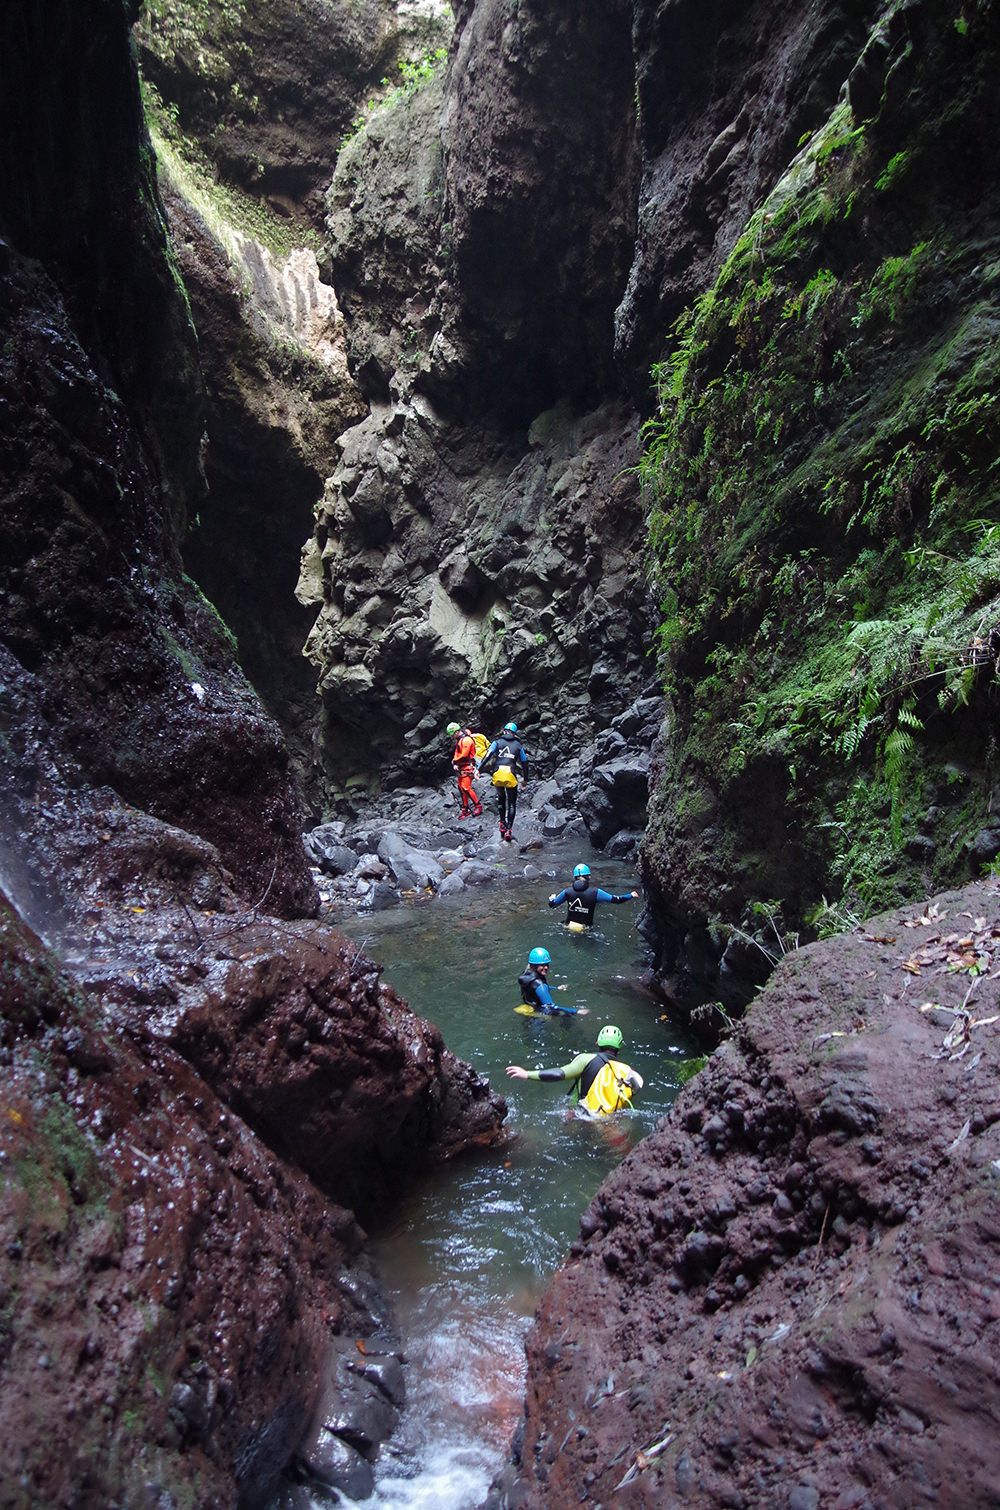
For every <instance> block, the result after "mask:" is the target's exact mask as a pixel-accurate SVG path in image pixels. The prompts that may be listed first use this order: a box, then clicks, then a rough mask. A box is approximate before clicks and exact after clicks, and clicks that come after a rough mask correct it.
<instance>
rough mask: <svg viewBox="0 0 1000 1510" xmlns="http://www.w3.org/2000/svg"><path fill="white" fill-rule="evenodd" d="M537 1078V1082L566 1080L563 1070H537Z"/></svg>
mask: <svg viewBox="0 0 1000 1510" xmlns="http://www.w3.org/2000/svg"><path fill="white" fill-rule="evenodd" d="M538 1078H539V1080H565V1079H566V1071H565V1070H539V1071H538Z"/></svg>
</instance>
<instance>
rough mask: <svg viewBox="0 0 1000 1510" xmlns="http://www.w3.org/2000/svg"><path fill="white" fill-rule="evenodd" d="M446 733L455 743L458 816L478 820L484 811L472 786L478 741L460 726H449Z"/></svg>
mask: <svg viewBox="0 0 1000 1510" xmlns="http://www.w3.org/2000/svg"><path fill="white" fill-rule="evenodd" d="M446 732H447V733H448V734H450V735H451V736H452V737H453V739H454V741H455V748H454V750H453V751H452V754H451V764H452V767H453V769H454V772H455V776H456V778H457V780H458V799H459V802H460V804H461V806H460V809H459V814H458V816H459V817H460V818H478V817H479V815H480V813H481V812H482V810H483V804H482V803H481V802H480V800H479V798H478V797H477V796H476V789H475V787H474V786H473V785H472V781H473V777H474V776H475V774H476V741H475V740H474V739H473V737H472V733H471V730H469V729H460V728H459V726H458V724H449V725H448V728H447V730H446Z"/></svg>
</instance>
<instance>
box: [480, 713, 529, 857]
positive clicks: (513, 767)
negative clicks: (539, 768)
mask: <svg viewBox="0 0 1000 1510" xmlns="http://www.w3.org/2000/svg"><path fill="white" fill-rule="evenodd" d="M489 761H495V762H496V770H495V771H494V772H493V786H494V789H495V790H496V794H497V804H498V806H499V809H500V837H501V839H506V841H507V842H508V844H509V843H510V841H511V840H512V839H513V837H514V835H513V834H512V832H511V829H512V828H513V826H514V814H515V813H516V812H517V792H518V785H517V778H518V773H520V775H521V778H522V780H523V779H524V777H526V776H527V774H528V752H527V750H526V749H525V748H524V745H523V743H522V742H521V740H520V739H519V738H518V733H517V724H515V723H507V724H504V726H503V728H502V729H501V730H500V733H499V734H498V735H497V737H496V739H494V741H493V743H492V744H491V745H490V747H489V749H488V750H487V751H486V754H485V755H484V756H483V758H482V760H481V761H480V762H479V769H480V770H482V769H483V767H484V766H485V765H487V763H488V762H489Z"/></svg>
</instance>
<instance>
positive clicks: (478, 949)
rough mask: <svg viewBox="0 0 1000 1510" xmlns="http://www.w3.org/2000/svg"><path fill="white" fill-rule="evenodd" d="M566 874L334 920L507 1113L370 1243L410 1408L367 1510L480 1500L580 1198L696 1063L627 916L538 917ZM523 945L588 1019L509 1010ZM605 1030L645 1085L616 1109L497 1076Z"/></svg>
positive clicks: (603, 912)
mask: <svg viewBox="0 0 1000 1510" xmlns="http://www.w3.org/2000/svg"><path fill="white" fill-rule="evenodd" d="M573 858H574V859H578V858H579V855H578V854H576V855H574V857H573ZM509 863H513V862H509ZM546 863H551V862H550V861H549V860H548V857H546ZM572 863H573V860H572V859H570V860H569V863H568V866H567V868H566V869H565V870H564V869H562V868H561V869H560V871H559V879H558V884H556V883H555V882H554V880H553V878H552V877H549V876H546V877H543V878H542V879H541V880H537V881H524V880H519V881H518V882H517V883H516V884H512V885H511V886H509V887H499V888H479V889H476V890H467V891H465V892H463V893H461V894H460V895H459V896H457V897H454V898H451V897H449V898H442V899H434V900H433V901H428V902H426V903H420V904H414V905H411V906H409V907H405V908H398V909H396V910H394V911H390V912H384V913H379V914H375V915H374V916H371V917H368V918H354V919H351V920H350V922H349V923H347V924H346V925H342V926H343V931H344V932H346V933H348V934H349V935H350V936H351V937H352V938H355V939H357V940H358V941H359V942H361V941H362V940H363V941H365V950H366V952H367V953H368V954H370V955H371V956H372V957H373V958H374V959H376V960H379V961H380V962H382V963H383V964H384V967H385V979H386V980H388V981H390V982H391V983H392V985H394V986H395V987H396V989H397V990H398V991H399V992H400V993H401V994H402V995H403V996H404V997H406V998H407V1000H408V1001H409V1003H410V1005H411V1006H412V1007H413V1009H414V1011H416V1012H419V1013H420V1014H421V1015H422V1016H424V1017H427V1018H429V1019H430V1020H431V1021H432V1022H434V1023H436V1024H437V1026H438V1027H439V1028H440V1029H441V1031H442V1033H443V1035H444V1038H445V1041H446V1043H447V1044H448V1046H449V1048H451V1049H452V1050H453V1051H454V1052H455V1053H456V1054H458V1055H459V1056H460V1057H461V1058H463V1059H467V1060H468V1061H469V1062H470V1063H471V1064H472V1065H474V1066H475V1068H476V1069H477V1070H478V1071H479V1072H480V1073H481V1074H483V1075H486V1076H487V1078H488V1079H489V1080H490V1081H491V1083H492V1084H493V1086H494V1088H495V1089H498V1090H500V1091H501V1092H502V1093H504V1094H506V1096H507V1099H508V1102H509V1105H510V1115H509V1118H508V1127H509V1130H510V1134H511V1141H510V1142H509V1144H508V1145H507V1147H506V1148H504V1149H501V1150H496V1151H493V1152H489V1153H485V1154H477V1155H475V1156H470V1157H467V1158H465V1159H462V1160H460V1161H458V1162H456V1163H455V1164H453V1165H451V1166H449V1167H447V1168H445V1169H443V1170H441V1171H439V1172H438V1173H437V1174H435V1176H434V1177H433V1178H430V1179H428V1180H427V1181H426V1182H425V1184H424V1185H423V1186H422V1187H421V1188H419V1189H418V1190H416V1191H415V1192H413V1193H412V1194H411V1195H410V1197H409V1198H408V1199H407V1201H406V1203H405V1205H404V1206H403V1208H402V1209H401V1211H400V1212H398V1213H397V1216H396V1219H395V1220H394V1222H393V1225H392V1227H391V1229H390V1230H388V1231H386V1232H384V1233H381V1234H378V1235H377V1236H376V1245H375V1246H376V1254H377V1257H378V1260H379V1263H380V1267H381V1270H382V1274H383V1277H384V1280H385V1283H386V1288H387V1290H388V1292H389V1294H390V1295H391V1297H392V1299H393V1301H394V1304H395V1308H396V1312H397V1316H398V1318H399V1321H400V1325H401V1329H402V1332H403V1344H404V1350H405V1352H406V1355H407V1358H408V1360H409V1370H408V1385H407V1388H408V1392H409V1401H410V1404H409V1405H408V1408H407V1411H406V1414H405V1417H404V1421H403V1425H402V1428H401V1430H400V1432H399V1433H398V1434H397V1436H396V1438H394V1440H393V1441H392V1442H391V1443H389V1444H387V1446H386V1447H385V1448H383V1452H382V1456H381V1459H380V1466H379V1472H378V1485H377V1493H376V1496H375V1499H374V1500H369V1501H368V1502H367V1504H368V1505H370V1506H373V1507H374V1506H378V1507H379V1510H385V1507H393V1510H404V1507H405V1510H416V1507H422V1506H427V1507H430V1506H432V1505H433V1506H435V1507H439V1510H467V1507H473V1506H476V1505H478V1504H480V1503H481V1502H482V1499H483V1497H484V1495H485V1493H486V1490H487V1488H488V1486H489V1483H490V1480H491V1478H492V1477H493V1475H494V1473H495V1472H496V1471H497V1469H498V1468H499V1467H500V1466H501V1465H502V1463H503V1461H504V1460H505V1458H506V1453H507V1447H508V1444H509V1441H510V1435H511V1432H512V1430H513V1428H514V1426H515V1425H516V1423H517V1420H518V1417H519V1415H520V1408H521V1395H522V1386H523V1377H524V1357H523V1339H524V1334H525V1332H526V1330H527V1327H528V1325H529V1323H530V1319H531V1315H532V1312H533V1310H534V1308H535V1305H536V1303H537V1301H538V1298H539V1296H540V1294H541V1291H542V1289H543V1288H544V1286H545V1283H546V1281H547V1280H548V1278H549V1276H550V1275H551V1273H552V1272H553V1270H554V1269H555V1268H556V1267H557V1266H558V1264H559V1263H560V1261H561V1259H562V1258H563V1256H564V1255H565V1252H566V1249H567V1248H568V1246H569V1244H570V1243H571V1242H572V1241H573V1239H574V1238H575V1237H576V1236H577V1235H578V1231H579V1218H580V1214H581V1213H582V1211H583V1210H584V1208H585V1207H586V1206H587V1204H588V1203H589V1201H590V1199H591V1197H592V1196H593V1194H594V1192H595V1191H596V1190H597V1187H598V1186H599V1185H600V1183H601V1181H602V1180H603V1179H604V1177H605V1175H606V1174H608V1172H609V1171H610V1170H611V1169H613V1168H614V1167H615V1166H616V1165H617V1164H618V1163H619V1162H620V1161H621V1159H622V1158H623V1157H624V1155H625V1154H627V1152H628V1151H629V1149H630V1148H631V1147H632V1146H633V1145H634V1144H635V1143H636V1142H638V1140H639V1139H640V1138H641V1137H643V1135H644V1134H645V1133H646V1132H648V1131H649V1130H650V1129H651V1128H652V1127H653V1125H654V1124H655V1122H656V1121H657V1120H658V1118H659V1117H660V1116H662V1114H663V1113H664V1112H665V1111H666V1110H667V1108H668V1107H669V1106H670V1104H671V1102H672V1101H673V1099H674V1096H675V1095H676V1092H677V1086H678V1078H677V1069H678V1065H679V1064H680V1062H681V1061H682V1060H684V1059H685V1058H687V1057H690V1056H691V1055H693V1054H695V1053H697V1049H696V1047H695V1046H694V1045H693V1044H692V1043H691V1042H690V1040H688V1039H686V1038H684V1037H683V1036H682V1035H681V1034H680V1033H679V1032H678V1030H676V1029H674V1028H673V1027H672V1026H671V1024H670V1023H669V1022H666V1021H663V1020H661V1018H662V1012H663V1008H662V1005H661V1004H660V1003H659V1002H657V1001H656V1000H655V999H654V998H653V997H652V996H650V995H649V994H648V993H647V992H646V991H645V990H643V989H642V987H641V986H640V985H639V984H638V978H639V975H640V968H641V963H640V962H641V958H642V941H641V939H640V938H639V936H638V934H637V933H636V931H635V923H636V919H637V916H638V910H639V907H640V905H641V903H639V902H631V903H623V904H621V905H619V906H612V905H610V904H609V905H603V906H600V907H599V908H598V911H597V927H596V928H595V929H594V931H593V933H592V934H583V935H581V934H573V933H569V932H568V931H567V930H566V929H565V928H564V927H563V926H562V923H561V921H560V920H561V918H562V917H563V916H564V914H565V908H564V907H561V908H560V909H559V910H558V911H554V910H550V909H549V908H548V907H547V906H546V898H547V897H548V895H549V893H550V892H551V891H553V890H560V889H561V888H562V886H563V885H564V884H565V880H566V879H568V876H569V875H570V874H571V872H572ZM594 872H595V879H596V880H597V882H598V884H599V885H602V886H604V888H605V889H606V890H608V891H613V892H623V891H626V890H629V889H630V886H631V883H632V882H633V881H634V873H633V872H632V871H631V870H630V869H629V868H628V867H627V866H625V865H622V864H614V863H612V862H607V861H600V862H595V864H594ZM535 945H542V946H544V947H545V948H546V949H548V950H549V952H550V954H551V955H552V969H551V971H550V976H549V983H550V986H551V987H552V989H553V995H555V996H556V998H557V1000H559V1001H562V1002H566V1003H568V1004H570V1005H573V1006H586V1007H588V1008H589V1015H588V1016H585V1017H577V1018H525V1017H521V1016H519V1015H518V1014H517V1013H515V1012H514V1010H513V1008H514V1007H515V1005H516V1004H517V1002H518V1000H519V997H520V993H519V991H518V987H517V984H516V982H517V976H518V974H519V973H520V971H521V970H522V969H523V968H524V963H525V961H526V959H527V954H528V950H529V949H531V948H533V947H534V946H535ZM557 987H562V988H563V989H558V990H557V989H556V988H557ZM609 1022H613V1023H615V1024H617V1026H618V1027H620V1028H621V1030H622V1032H623V1033H624V1035H625V1042H624V1046H623V1048H622V1051H621V1057H622V1058H623V1059H624V1060H625V1061H626V1062H627V1063H629V1064H630V1065H632V1066H633V1068H635V1069H637V1070H638V1071H639V1073H640V1074H641V1075H642V1076H643V1078H644V1080H645V1088H644V1090H643V1091H642V1092H640V1093H639V1094H638V1095H637V1096H636V1099H635V1102H634V1107H633V1110H632V1111H631V1112H629V1113H627V1114H624V1115H622V1116H619V1117H616V1118H614V1119H609V1120H608V1121H606V1122H602V1123H596V1122H588V1121H584V1120H582V1119H580V1118H578V1117H575V1116H573V1115H572V1113H571V1112H570V1110H569V1105H570V1103H569V1100H568V1098H567V1097H566V1095H565V1093H564V1088H563V1087H562V1086H561V1085H559V1084H547V1083H536V1082H534V1081H528V1082H524V1081H515V1080H509V1079H508V1078H507V1077H506V1075H505V1066H506V1065H508V1064H511V1063H513V1064H521V1065H524V1066H525V1067H526V1068H529V1069H532V1068H537V1067H540V1066H543V1065H544V1066H553V1065H559V1064H564V1063H566V1062H567V1061H568V1060H570V1059H571V1058H572V1057H573V1056H574V1055H575V1054H577V1053H579V1052H580V1051H581V1050H583V1049H586V1048H589V1047H592V1046H593V1044H594V1040H595V1039H596V1036H597V1032H598V1029H599V1028H600V1027H602V1026H603V1025H604V1024H605V1023H609Z"/></svg>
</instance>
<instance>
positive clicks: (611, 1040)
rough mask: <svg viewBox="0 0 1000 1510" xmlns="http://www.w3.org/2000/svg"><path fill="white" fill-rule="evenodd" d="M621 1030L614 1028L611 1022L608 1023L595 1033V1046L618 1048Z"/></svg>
mask: <svg viewBox="0 0 1000 1510" xmlns="http://www.w3.org/2000/svg"><path fill="white" fill-rule="evenodd" d="M622 1036H623V1035H622V1030H621V1028H616V1027H615V1026H614V1024H613V1023H608V1025H607V1027H606V1028H602V1029H601V1031H600V1032H599V1033H598V1035H597V1047H598V1048H599V1049H620V1048H621V1046H622Z"/></svg>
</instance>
